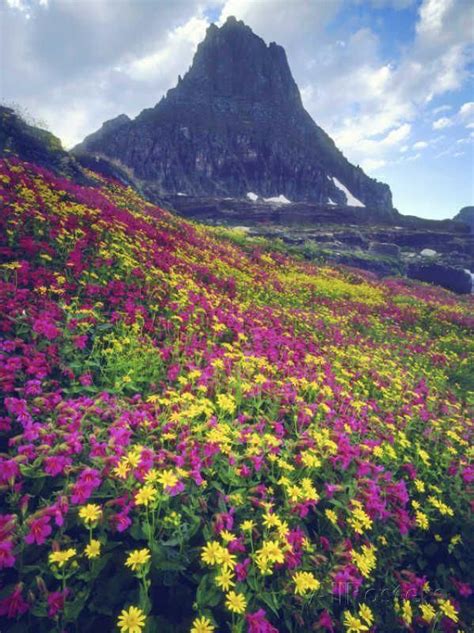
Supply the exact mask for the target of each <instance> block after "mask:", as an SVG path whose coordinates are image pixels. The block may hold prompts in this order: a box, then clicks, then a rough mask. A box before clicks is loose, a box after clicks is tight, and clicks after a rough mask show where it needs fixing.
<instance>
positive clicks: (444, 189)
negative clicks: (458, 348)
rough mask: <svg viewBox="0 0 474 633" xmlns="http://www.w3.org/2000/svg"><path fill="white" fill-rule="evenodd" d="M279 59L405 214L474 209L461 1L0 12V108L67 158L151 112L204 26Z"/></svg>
mask: <svg viewBox="0 0 474 633" xmlns="http://www.w3.org/2000/svg"><path fill="white" fill-rule="evenodd" d="M228 15H235V16H236V17H237V18H239V19H242V20H244V21H245V22H246V23H247V24H248V25H249V26H250V27H251V28H252V29H253V30H254V32H255V33H257V34H258V35H260V36H261V37H263V38H264V39H265V40H266V41H267V42H270V41H276V42H278V43H279V44H281V45H283V46H284V47H285V49H286V51H287V55H288V59H289V62H290V66H291V69H292V72H293V75H294V77H295V79H296V81H297V83H298V85H299V87H300V90H301V93H302V97H303V102H304V104H305V107H306V109H307V110H308V111H309V112H310V114H311V115H312V117H313V118H314V120H315V121H316V122H317V123H318V124H319V125H321V127H323V128H324V129H325V130H326V131H327V132H328V133H329V134H330V135H331V136H332V137H333V138H334V139H335V141H336V143H337V144H338V146H339V147H340V148H341V149H342V150H343V152H344V153H345V155H346V156H347V157H348V158H349V160H351V161H352V162H353V163H356V164H360V165H361V166H362V167H363V168H364V169H365V171H366V172H367V173H368V174H369V175H371V176H373V177H374V178H377V179H379V180H381V181H384V182H387V183H388V184H389V185H390V187H391V189H392V192H393V197H394V204H395V206H396V207H397V208H398V209H399V210H400V211H401V212H402V213H408V214H415V215H419V216H423V217H432V218H445V217H451V216H453V215H454V214H455V213H456V212H457V211H458V210H459V209H460V208H461V207H462V206H465V205H468V204H473V203H474V191H473V188H474V184H473V183H474V153H473V152H474V150H473V140H474V139H473V137H474V85H473V83H474V82H473V68H474V67H473V48H474V45H473V39H472V38H473V32H474V5H473V4H472V2H471V0H0V35H1V37H0V40H1V43H0V46H1V49H0V54H1V59H2V77H1V79H0V97H1V100H2V101H4V102H9V103H17V104H19V105H20V106H22V107H23V108H24V109H25V110H27V111H28V112H30V113H31V115H33V116H34V117H35V118H37V119H39V120H41V121H44V122H45V123H46V124H47V126H48V127H49V129H50V130H51V131H52V132H54V133H55V134H57V135H58V136H59V137H60V138H61V139H62V141H63V143H64V145H65V146H67V147H69V146H72V145H74V144H75V143H77V142H79V141H80V140H82V139H83V137H84V136H85V135H87V134H89V133H91V132H92V131H94V130H96V129H97V128H98V127H100V125H101V124H102V122H103V121H105V120H107V119H110V118H112V117H114V116H117V115H118V114H120V113H122V112H125V113H127V114H128V115H129V116H136V115H137V114H138V113H139V112H140V111H141V110H142V109H143V108H145V107H151V106H153V105H154V104H155V103H156V102H157V101H159V99H160V98H161V97H162V96H163V95H164V94H165V93H166V91H167V90H168V89H169V88H171V87H173V86H174V85H175V83H176V79H177V76H178V74H181V75H182V74H184V73H185V72H186V70H187V68H188V67H189V65H190V64H191V61H192V57H193V54H194V51H195V48H196V46H197V44H198V43H199V42H200V41H201V40H202V39H203V37H204V35H205V31H206V28H207V27H208V25H209V24H210V22H212V21H215V22H217V23H220V22H222V21H223V20H225V18H226V17H227V16H228Z"/></svg>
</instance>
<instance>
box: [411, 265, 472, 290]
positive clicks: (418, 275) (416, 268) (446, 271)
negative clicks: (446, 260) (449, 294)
mask: <svg viewBox="0 0 474 633" xmlns="http://www.w3.org/2000/svg"><path fill="white" fill-rule="evenodd" d="M407 276H408V277H409V278H410V279H417V280H418V281H425V282H428V283H432V284H436V285H437V286H442V287H443V288H447V289H448V290H452V291H453V292H457V293H459V294H469V293H470V292H471V289H472V278H471V275H470V273H468V272H467V271H465V270H463V269H462V268H455V267H454V266H444V265H442V264H423V263H414V264H409V266H408V269H407Z"/></svg>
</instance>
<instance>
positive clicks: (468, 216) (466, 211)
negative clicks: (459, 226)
mask: <svg viewBox="0 0 474 633" xmlns="http://www.w3.org/2000/svg"><path fill="white" fill-rule="evenodd" d="M453 220H456V222H464V224H467V225H468V226H469V228H470V229H471V233H474V207H463V208H462V209H461V210H460V211H459V213H457V214H456V215H455V216H454V218H453Z"/></svg>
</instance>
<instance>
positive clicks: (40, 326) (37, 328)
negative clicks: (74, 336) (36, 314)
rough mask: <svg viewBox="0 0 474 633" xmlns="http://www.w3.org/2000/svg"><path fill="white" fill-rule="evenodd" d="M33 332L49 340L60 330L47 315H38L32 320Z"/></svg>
mask: <svg viewBox="0 0 474 633" xmlns="http://www.w3.org/2000/svg"><path fill="white" fill-rule="evenodd" d="M33 332H36V334H41V335H42V336H45V337H46V338H47V339H48V340H50V341H52V340H53V339H55V338H57V337H58V336H59V334H60V333H61V332H60V330H59V329H58V328H57V327H56V326H55V324H54V323H53V321H51V320H49V319H48V317H40V318H39V319H35V320H34V321H33Z"/></svg>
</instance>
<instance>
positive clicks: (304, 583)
mask: <svg viewBox="0 0 474 633" xmlns="http://www.w3.org/2000/svg"><path fill="white" fill-rule="evenodd" d="M293 580H294V581H295V593H296V594H297V595H300V596H304V594H305V593H307V592H308V591H317V590H318V589H319V587H320V582H319V580H317V579H316V578H315V577H314V576H313V574H312V573H311V572H309V571H297V572H296V573H295V574H294V575H293Z"/></svg>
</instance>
